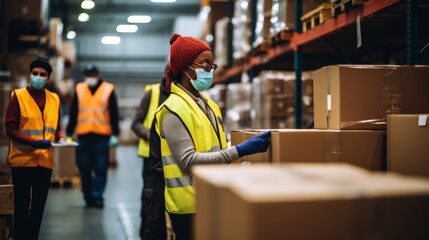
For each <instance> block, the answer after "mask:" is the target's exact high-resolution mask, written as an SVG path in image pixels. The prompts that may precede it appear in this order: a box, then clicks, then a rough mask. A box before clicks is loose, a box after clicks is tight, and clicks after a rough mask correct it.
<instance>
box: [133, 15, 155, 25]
mask: <svg viewBox="0 0 429 240" xmlns="http://www.w3.org/2000/svg"><path fill="white" fill-rule="evenodd" d="M127 21H128V22H129V23H149V22H150V21H152V18H151V17H150V16H148V15H131V16H129V17H128V18H127Z"/></svg>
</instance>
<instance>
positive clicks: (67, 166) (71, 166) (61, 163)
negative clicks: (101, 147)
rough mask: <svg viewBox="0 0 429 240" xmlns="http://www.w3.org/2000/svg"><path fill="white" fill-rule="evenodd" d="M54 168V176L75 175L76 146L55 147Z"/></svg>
mask: <svg viewBox="0 0 429 240" xmlns="http://www.w3.org/2000/svg"><path fill="white" fill-rule="evenodd" d="M54 160H55V164H54V170H53V172H52V177H57V178H61V177H75V176H76V147H73V146H68V147H59V148H54Z"/></svg>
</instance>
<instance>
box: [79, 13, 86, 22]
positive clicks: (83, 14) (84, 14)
mask: <svg viewBox="0 0 429 240" xmlns="http://www.w3.org/2000/svg"><path fill="white" fill-rule="evenodd" d="M77 19H78V20H79V22H87V21H88V20H89V15H88V14H87V13H81V14H79V17H78V18H77Z"/></svg>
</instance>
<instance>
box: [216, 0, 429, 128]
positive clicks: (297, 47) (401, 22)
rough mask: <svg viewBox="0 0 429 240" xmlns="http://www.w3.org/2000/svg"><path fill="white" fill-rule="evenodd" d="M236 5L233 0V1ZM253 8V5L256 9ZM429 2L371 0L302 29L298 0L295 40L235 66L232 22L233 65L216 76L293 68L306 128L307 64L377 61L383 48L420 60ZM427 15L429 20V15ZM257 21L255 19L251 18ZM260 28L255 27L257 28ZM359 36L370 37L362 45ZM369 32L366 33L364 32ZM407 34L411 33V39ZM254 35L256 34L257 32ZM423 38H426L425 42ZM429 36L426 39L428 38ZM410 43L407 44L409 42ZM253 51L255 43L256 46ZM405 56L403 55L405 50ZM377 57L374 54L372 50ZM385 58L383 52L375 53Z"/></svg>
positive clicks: (224, 78) (234, 77)
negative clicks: (304, 91)
mask: <svg viewBox="0 0 429 240" xmlns="http://www.w3.org/2000/svg"><path fill="white" fill-rule="evenodd" d="M228 4H229V6H230V7H231V6H232V5H233V3H232V0H229V1H228ZM254 6H256V0H251V8H254ZM252 10H253V11H252ZM428 13H429V2H425V1H420V2H419V1H418V0H370V1H367V2H365V3H364V5H363V6H362V7H360V8H355V9H351V10H350V11H348V12H344V13H341V14H339V15H338V16H337V17H335V18H332V19H330V20H327V21H326V22H324V23H323V24H321V25H319V26H316V27H314V28H313V29H310V30H308V31H307V32H305V33H302V23H301V19H300V18H301V16H302V0H295V23H296V24H295V25H296V29H295V33H294V36H293V37H292V39H291V40H290V42H286V43H281V44H278V45H274V46H272V47H270V48H269V49H268V50H267V51H266V52H265V53H262V54H257V55H255V54H251V56H250V57H249V58H248V59H247V60H246V61H244V62H242V63H240V64H238V65H235V66H232V24H231V23H230V24H229V26H228V32H229V33H230V34H229V39H228V51H229V56H228V62H229V65H228V66H230V67H229V68H226V69H225V70H224V71H222V72H221V73H219V74H217V75H216V76H215V78H214V83H226V82H233V81H236V80H237V79H239V77H240V74H241V73H243V71H247V72H249V73H250V76H251V78H253V77H254V76H255V75H256V74H255V73H256V72H257V71H259V70H262V69H289V70H291V69H293V70H295V73H296V82H295V120H296V121H295V128H298V129H299V128H301V127H302V126H301V97H302V95H301V94H302V86H301V72H302V70H303V69H316V68H318V67H322V66H324V65H329V64H338V63H375V64H381V63H383V62H386V60H385V59H384V61H382V60H381V61H380V60H379V59H377V60H376V61H370V60H371V59H369V60H368V59H367V57H366V56H371V55H372V54H374V53H376V52H377V51H379V50H383V51H384V52H394V51H395V50H396V51H397V50H398V49H404V50H406V54H407V57H406V64H418V63H419V58H420V57H421V56H422V55H423V54H424V53H425V52H427V50H428V49H429V47H428V45H429V44H428V45H426V47H425V48H423V50H421V51H420V53H419V45H421V43H424V44H426V43H427V42H429V31H428V30H426V31H425V30H424V28H421V29H423V30H421V29H420V31H419V15H420V17H421V18H424V20H421V21H420V22H423V23H425V22H429V17H428V15H429V14H428ZM227 14H228V17H229V19H232V10H231V8H228V13H227ZM255 14H256V12H255V10H254V9H251V15H252V19H251V21H252V22H255V21H256V20H255V19H256V17H255ZM426 20H427V21H426ZM251 26H255V24H254V23H253V24H251ZM359 26H361V27H360V29H359V31H362V32H361V35H360V34H359V33H357V28H359ZM252 32H254V31H252ZM357 36H358V38H359V36H360V38H361V39H360V40H362V38H363V39H365V40H367V41H366V42H364V43H363V44H362V45H363V46H364V47H359V48H358V47H356V42H358V41H359V40H357ZM362 36H363V37H362ZM403 36H407V37H406V42H404V41H405V39H404V38H403ZM252 38H253V39H254V36H253V34H252V37H251V42H253V41H252ZM419 41H420V44H419ZM424 41H426V42H424ZM404 44H405V45H404ZM251 53H253V49H252V50H251ZM399 57H401V56H399ZM372 58H374V56H372ZM375 58H383V56H375Z"/></svg>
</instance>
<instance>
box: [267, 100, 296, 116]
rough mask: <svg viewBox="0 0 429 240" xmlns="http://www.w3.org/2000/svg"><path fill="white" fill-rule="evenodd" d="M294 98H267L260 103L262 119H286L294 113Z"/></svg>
mask: <svg viewBox="0 0 429 240" xmlns="http://www.w3.org/2000/svg"><path fill="white" fill-rule="evenodd" d="M294 102H295V101H294V98H293V97H292V96H289V95H272V96H268V97H267V99H266V100H265V101H263V103H262V110H263V117H287V116H291V115H293V113H294Z"/></svg>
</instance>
